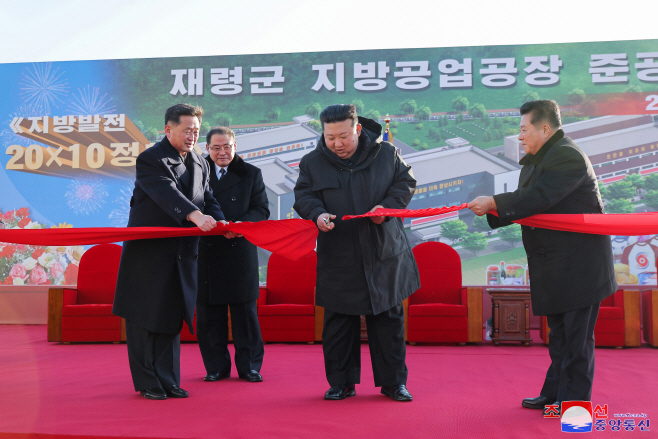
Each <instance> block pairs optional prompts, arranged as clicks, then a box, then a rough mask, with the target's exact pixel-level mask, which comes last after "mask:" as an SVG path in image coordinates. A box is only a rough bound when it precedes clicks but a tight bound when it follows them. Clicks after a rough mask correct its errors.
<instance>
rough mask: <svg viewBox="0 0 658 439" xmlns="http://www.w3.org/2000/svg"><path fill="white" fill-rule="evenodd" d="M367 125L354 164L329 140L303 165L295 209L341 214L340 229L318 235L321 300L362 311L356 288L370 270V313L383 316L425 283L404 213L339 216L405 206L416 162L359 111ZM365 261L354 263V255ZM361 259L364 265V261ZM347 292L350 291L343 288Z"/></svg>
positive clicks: (305, 213)
mask: <svg viewBox="0 0 658 439" xmlns="http://www.w3.org/2000/svg"><path fill="white" fill-rule="evenodd" d="M359 122H360V123H361V126H362V131H361V137H360V138H359V148H363V150H362V151H361V152H360V153H359V156H358V159H357V162H356V164H355V166H354V167H353V168H352V169H350V168H348V167H347V166H345V164H344V163H343V162H342V161H341V160H340V159H339V158H338V157H337V156H336V155H335V154H333V153H332V152H331V151H330V150H329V149H328V148H327V146H326V145H325V142H324V136H322V137H320V141H319V142H318V146H317V148H316V149H315V150H314V151H312V152H310V153H309V154H307V155H305V156H304V157H303V158H302V160H301V162H300V164H299V177H298V179H297V184H296V185H295V204H294V209H295V211H297V213H298V214H299V216H300V217H302V218H305V219H309V220H312V221H313V222H316V221H317V218H318V216H319V215H320V214H322V213H324V212H329V213H331V214H334V215H336V219H335V220H333V221H334V223H335V227H334V229H333V230H331V231H330V232H326V233H325V232H320V233H319V235H318V243H317V253H318V268H317V273H318V275H317V289H316V303H317V305H320V306H324V307H325V308H327V309H329V310H331V311H335V312H340V313H343V314H363V313H364V310H361V309H351V306H350V304H351V303H362V301H358V300H357V301H355V300H354V298H353V297H350V295H351V294H356V293H355V292H354V291H353V290H352V289H351V286H352V284H353V283H361V282H362V281H361V279H362V278H363V273H357V272H355V270H364V271H365V280H366V282H367V288H366V289H365V291H363V292H362V293H361V294H366V295H368V296H369V299H370V304H371V305H372V313H374V314H379V313H381V312H384V311H386V310H388V309H390V308H392V307H394V306H396V305H399V304H400V303H402V301H403V300H404V299H405V298H407V297H409V296H410V295H411V294H412V293H414V292H415V291H416V290H417V289H418V288H419V287H420V279H419V276H418V267H417V266H416V260H415V259H414V256H413V253H412V251H411V247H410V246H409V241H408V240H407V235H406V234H405V232H404V227H403V226H402V221H401V220H400V218H388V219H387V220H386V221H384V222H383V223H382V224H379V225H377V224H375V223H373V222H372V221H371V220H370V219H369V218H358V219H353V220H347V221H341V218H342V216H343V215H347V214H363V213H366V212H368V211H370V209H372V208H373V207H374V206H376V205H378V204H379V205H382V206H384V207H385V208H390V209H404V208H406V207H407V204H409V202H410V201H411V197H412V196H413V194H414V190H415V188H416V180H415V179H414V177H413V173H412V171H411V166H409V165H407V164H406V163H405V162H404V160H402V158H401V157H400V155H399V154H398V153H397V151H396V149H395V147H394V146H393V145H392V144H390V143H388V142H382V141H381V132H382V127H381V125H380V124H379V123H377V122H375V121H374V120H370V119H365V118H362V117H359ZM359 257H360V258H361V259H362V261H357V258H359ZM360 262H362V263H360ZM346 291H350V292H349V293H346Z"/></svg>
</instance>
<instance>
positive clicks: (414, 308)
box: [403, 242, 482, 343]
mask: <svg viewBox="0 0 658 439" xmlns="http://www.w3.org/2000/svg"><path fill="white" fill-rule="evenodd" d="M413 252H414V256H415V258H416V263H417V264H418V271H419V272H420V289H419V290H418V291H416V292H415V293H414V294H412V295H411V296H410V297H409V298H408V299H406V300H405V301H404V303H403V305H404V309H405V322H406V325H405V336H406V339H407V341H409V342H410V343H415V342H446V343H467V342H480V341H482V289H480V288H466V287H463V286H462V271H461V258H460V257H459V254H458V253H457V252H456V251H455V250H454V249H453V248H452V247H450V246H449V245H446V244H443V243H440V242H426V243H423V244H419V245H417V246H416V247H414V249H413Z"/></svg>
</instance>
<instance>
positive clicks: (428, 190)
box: [403, 146, 521, 241]
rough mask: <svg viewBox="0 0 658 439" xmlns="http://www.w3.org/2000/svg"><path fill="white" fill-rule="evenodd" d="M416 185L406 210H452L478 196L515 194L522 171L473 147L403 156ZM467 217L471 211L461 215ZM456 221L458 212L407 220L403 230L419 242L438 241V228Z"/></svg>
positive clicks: (512, 164)
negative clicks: (445, 223)
mask: <svg viewBox="0 0 658 439" xmlns="http://www.w3.org/2000/svg"><path fill="white" fill-rule="evenodd" d="M403 158H404V160H405V161H406V162H407V163H408V164H409V165H411V167H412V169H413V172H414V177H415V178H416V181H417V182H418V183H417V185H416V192H415V194H414V196H413V198H412V199H411V202H410V203H409V206H408V207H407V208H408V209H427V208H432V207H442V206H454V205H459V204H462V203H468V202H469V201H470V200H472V199H474V198H475V197H477V196H480V195H493V194H498V193H503V192H511V191H514V190H516V188H517V186H518V180H519V173H520V172H521V171H520V169H521V167H520V166H519V165H517V164H514V163H508V162H507V161H505V160H502V159H500V158H498V157H495V156H493V155H491V154H489V153H487V152H485V151H483V150H481V149H479V148H476V147H474V146H465V147H461V148H455V149H444V150H442V151H437V150H430V151H423V152H416V153H414V154H408V155H405V156H404V157H403ZM462 214H463V215H469V214H470V211H463V212H462ZM455 219H459V212H451V213H447V214H443V215H437V216H434V217H428V218H407V219H405V221H404V226H405V228H407V229H408V230H411V231H413V234H414V235H415V236H416V237H417V238H418V239H420V240H421V241H427V240H430V239H433V238H437V237H438V236H439V235H440V229H441V227H440V224H441V223H443V222H445V221H450V220H455Z"/></svg>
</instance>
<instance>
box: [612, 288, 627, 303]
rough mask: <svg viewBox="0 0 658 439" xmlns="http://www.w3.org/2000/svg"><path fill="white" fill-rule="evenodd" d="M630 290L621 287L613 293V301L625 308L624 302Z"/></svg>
mask: <svg viewBox="0 0 658 439" xmlns="http://www.w3.org/2000/svg"><path fill="white" fill-rule="evenodd" d="M628 292H629V291H627V290H622V289H621V288H620V289H618V290H617V291H615V292H614V294H613V295H612V301H613V303H614V304H615V307H617V308H624V303H625V302H626V297H625V296H626V293H628Z"/></svg>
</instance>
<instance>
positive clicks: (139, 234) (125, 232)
mask: <svg viewBox="0 0 658 439" xmlns="http://www.w3.org/2000/svg"><path fill="white" fill-rule="evenodd" d="M228 230H230V231H233V232H237V233H241V234H242V235H244V237H245V238H246V239H247V240H248V241H249V242H251V243H252V244H254V245H257V246H258V247H262V248H264V249H265V250H268V251H271V252H273V253H274V252H276V253H280V254H281V255H283V256H285V257H287V258H288V259H299V258H301V257H303V256H305V255H307V254H308V253H309V252H312V251H313V249H314V248H315V241H316V239H317V235H318V229H317V227H316V226H315V225H314V224H313V221H308V220H303V219H286V220H280V221H260V222H256V223H250V222H242V223H238V224H235V223H229V224H228V225H226V226H225V225H223V224H221V223H218V224H217V227H215V228H214V229H213V230H212V231H210V232H202V231H201V230H199V229H198V228H197V227H191V228H178V227H127V228H123V227H89V228H78V229H76V228H70V229H30V230H26V229H10V230H0V242H11V243H13V244H27V245H50V246H67V245H89V244H105V243H110V242H121V241H131V240H134V239H151V238H175V237H180V236H204V235H223V234H224V233H226V231H228Z"/></svg>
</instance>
